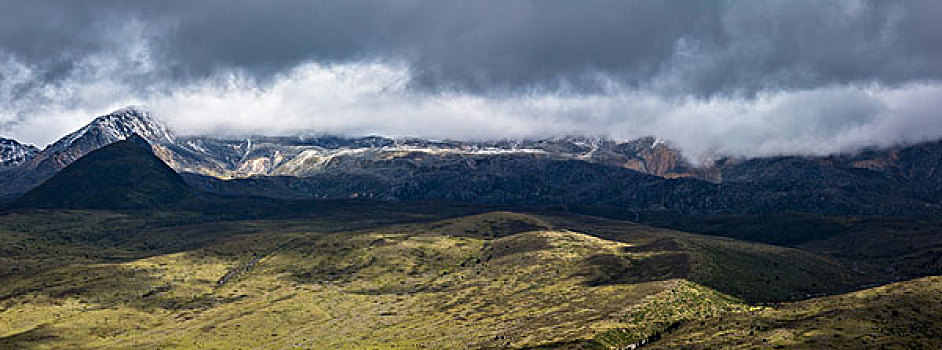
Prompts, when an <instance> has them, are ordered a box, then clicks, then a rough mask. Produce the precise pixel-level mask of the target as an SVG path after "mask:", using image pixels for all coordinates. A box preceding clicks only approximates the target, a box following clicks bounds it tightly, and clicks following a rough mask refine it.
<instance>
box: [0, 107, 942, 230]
mask: <svg viewBox="0 0 942 350" xmlns="http://www.w3.org/2000/svg"><path fill="white" fill-rule="evenodd" d="M131 135H140V137H141V138H143V139H144V140H146V141H147V142H148V143H149V144H150V145H151V148H152V150H153V154H155V155H156V156H157V157H158V158H160V159H161V160H163V162H165V163H166V164H167V165H168V166H169V167H170V168H172V169H173V170H175V171H176V172H178V173H180V174H181V175H182V176H183V179H185V181H186V182H187V183H188V184H189V185H190V186H191V187H194V188H196V189H199V190H202V191H206V192H211V193H216V194H220V195H226V196H264V197H274V198H287V199H312V198H322V199H324V198H326V199H343V198H368V199H377V200H386V201H400V200H450V201H462V202H475V203H488V204H508V205H524V206H553V205H556V206H562V207H592V208H606V209H614V210H633V211H637V210H664V209H667V210H672V211H679V212H682V213H706V214H717V213H719V214H724V213H725V214H766V213H782V212H810V213H821V214H841V215H892V216H917V217H924V216H933V215H937V214H939V213H940V212H942V203H940V202H939V198H942V174H940V172H939V168H940V167H942V142H939V141H936V142H926V143H921V144H916V145H910V146H905V147H904V146H899V147H892V148H886V149H868V150H864V151H861V152H857V153H854V154H838V155H831V156H818V157H810V156H807V157H806V156H780V157H762V158H722V159H720V160H718V161H715V162H713V163H710V164H705V165H700V166H696V165H694V164H692V163H690V162H688V161H686V160H685V158H684V157H683V155H682V154H681V151H680V150H678V149H676V148H674V147H672V146H671V144H670V143H669V142H665V141H663V140H659V139H656V138H653V137H647V138H641V139H636V140H630V141H616V140H611V139H605V138H589V137H560V138H551V139H541V140H495V141H450V140H445V141H435V140H425V139H416V138H402V139H394V138H386V137H380V136H369V137H356V138H353V137H338V136H317V137H247V138H239V139H236V138H229V139H226V138H213V137H206V136H175V135H174V134H173V133H172V132H171V131H170V130H169V128H167V127H166V126H164V125H163V124H161V123H160V122H159V121H158V120H157V119H155V118H154V117H153V116H151V115H150V113H148V112H147V111H145V110H142V109H139V108H133V107H129V108H124V109H121V110H117V111H115V112H113V113H110V114H107V115H103V116H100V117H98V118H96V119H95V120H93V121H92V122H91V123H89V124H88V125H86V126H85V127H83V128H81V129H79V130H77V131H75V132H73V133H71V134H69V135H67V136H65V137H63V138H62V139H60V140H58V141H56V142H54V143H53V144H51V145H49V146H47V147H46V148H44V149H43V150H41V151H39V150H38V149H36V148H35V147H32V146H24V145H21V144H19V143H17V142H16V141H13V140H6V139H4V140H3V141H2V142H0V147H2V148H0V150H2V151H3V153H2V158H0V164H3V167H2V168H0V171H2V172H3V174H4V175H5V176H4V177H3V179H2V180H0V191H2V192H0V195H3V196H6V197H16V196H18V195H19V194H21V193H24V192H26V191H27V190H29V189H31V188H33V187H35V186H37V185H39V184H40V183H42V181H44V180H46V179H49V178H50V177H52V176H53V175H55V174H56V173H57V172H58V171H60V170H61V169H63V168H64V167H66V166H67V165H69V164H71V163H72V162H74V161H76V160H77V159H79V158H80V157H82V156H84V155H86V154H88V153H89V152H91V151H94V150H96V149H99V148H101V147H104V146H106V145H109V144H112V143H114V142H116V141H119V140H123V139H127V138H129V137H131Z"/></svg>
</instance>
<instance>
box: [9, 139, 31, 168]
mask: <svg viewBox="0 0 942 350" xmlns="http://www.w3.org/2000/svg"><path fill="white" fill-rule="evenodd" d="M38 153H39V148H36V146H33V145H24V144H22V143H19V142H17V141H16V140H13V139H7V138H2V137H0V168H8V167H14V166H17V165H20V164H22V163H25V162H27V161H29V160H30V159H33V157H35V156H36V154H38Z"/></svg>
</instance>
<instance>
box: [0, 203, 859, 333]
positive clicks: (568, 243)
mask: <svg viewBox="0 0 942 350" xmlns="http://www.w3.org/2000/svg"><path fill="white" fill-rule="evenodd" d="M371 205H376V204H371ZM389 206H392V207H393V208H395V207H396V206H398V205H396V204H390V205H389ZM437 208H438V206H436V207H425V208H419V207H416V206H413V207H409V208H408V209H409V210H408V211H406V212H402V211H397V210H395V209H389V208H386V209H384V210H380V209H378V208H376V209H375V210H372V211H371V210H362V209H363V208H359V209H360V210H355V211H348V210H346V209H344V208H343V206H339V209H337V210H328V209H322V210H321V211H319V212H312V213H310V215H308V216H304V217H297V218H275V219H264V220H263V219H257V220H237V221H233V220H220V219H219V218H216V217H207V216H206V215H205V214H195V213H186V212H146V213H141V212H103V211H28V212H18V213H10V214H6V215H3V216H0V241H2V243H3V244H2V245H0V247H3V248H2V249H3V251H2V254H0V259H3V262H4V264H0V266H4V267H3V270H2V271H0V348H22V349H57V348H128V349H130V348H142V349H143V348H238V347H239V346H241V347H243V348H291V347H298V348H314V349H319V348H354V349H357V348H358V349H380V348H382V349H389V348H401V349H416V348H433V349H444V348H527V347H539V346H543V347H573V346H583V347H588V348H593V347H594V348H605V347H608V346H625V345H627V344H631V343H634V342H637V341H640V340H642V339H647V338H648V337H651V336H652V335H654V334H659V333H662V332H664V331H665V330H669V329H670V328H671V327H676V325H677V324H679V322H681V321H685V322H690V321H696V320H701V319H705V318H709V317H713V316H717V315H724V314H727V313H730V312H741V311H748V310H754V309H755V308H756V306H751V305H750V304H748V303H747V301H771V300H786V299H792V298H797V297H800V296H803V295H808V294H816V293H824V292H830V291H834V290H839V289H843V288H846V287H848V286H850V285H852V284H854V283H855V276H854V275H853V274H852V273H850V272H848V271H847V269H845V268H843V266H841V265H839V264H837V263H834V262H833V261H830V260H827V259H824V258H821V257H818V256H815V255H811V254H807V253H803V252H801V251H797V250H794V249H789V248H781V247H774V246H768V245H762V244H757V243H742V242H736V241H732V240H728V239H720V238H711V237H705V236H696V235H690V234H685V233H680V232H676V231H670V230H664V229H655V228H650V227H646V226H638V225H633V224H629V223H624V222H618V221H608V220H597V219H590V218H584V217H576V216H542V215H525V214H520V213H513V212H491V213H485V214H476V215H465V216H458V217H452V218H447V217H448V216H450V215H453V214H454V213H455V212H456V211H455V210H453V209H449V208H447V207H442V209H440V210H442V212H443V213H439V214H436V209H437ZM356 215H359V217H356Z"/></svg>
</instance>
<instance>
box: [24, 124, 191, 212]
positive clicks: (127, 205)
mask: <svg viewBox="0 0 942 350" xmlns="http://www.w3.org/2000/svg"><path fill="white" fill-rule="evenodd" d="M194 198H195V195H194V193H193V192H192V191H191V190H190V189H189V187H187V186H186V184H185V183H184V182H183V180H182V178H181V177H180V175H178V174H177V173H176V172H174V171H173V169H170V167H168V166H167V165H166V164H164V163H163V162H162V161H161V160H160V159H159V158H157V157H156V156H154V155H153V153H151V150H150V145H149V144H148V143H147V141H146V140H144V139H143V138H140V137H138V136H136V135H134V134H132V135H131V136H129V137H128V138H127V139H125V140H122V141H118V142H115V143H113V144H110V145H108V146H105V147H103V148H101V149H98V150H95V151H92V152H90V153H89V154H87V155H86V156H84V157H82V158H79V159H78V160H76V161H75V162H73V163H72V164H70V165H69V166H67V167H66V168H65V169H63V170H62V171H60V172H59V173H57V174H56V175H55V176H53V177H52V178H50V179H49V180H47V181H46V182H44V183H43V184H41V185H40V186H39V187H36V188H34V189H32V190H30V191H29V192H27V193H26V194H25V195H23V197H21V198H20V199H19V200H17V201H16V202H15V204H14V205H15V206H17V207H21V208H84V209H148V208H171V207H174V206H177V205H179V204H181V203H182V202H184V201H187V200H192V199H194Z"/></svg>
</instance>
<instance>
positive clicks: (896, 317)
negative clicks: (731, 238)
mask: <svg viewBox="0 0 942 350" xmlns="http://www.w3.org/2000/svg"><path fill="white" fill-rule="evenodd" d="M940 314H942V277H926V278H921V279H916V280H911V281H907V282H900V283H895V284H891V285H886V286H882V287H877V288H873V289H867V290H863V291H859V292H855V293H850V294H845V295H838V296H831V297H825V298H816V299H811V300H806V301H802V302H797V303H791V304H785V305H782V306H779V307H775V308H767V309H763V310H758V311H754V312H750V313H739V314H731V315H726V316H721V317H718V318H715V319H708V320H705V321H704V322H691V323H687V324H685V325H683V326H681V327H680V328H678V329H677V330H676V331H674V332H672V333H670V334H669V335H667V336H666V337H665V338H663V339H661V340H660V341H658V342H655V343H653V344H651V346H650V349H676V348H685V349H718V348H722V349H756V348H789V349H826V348H840V349H864V348H881V349H940V348H942V323H940V322H939V315H940Z"/></svg>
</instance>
